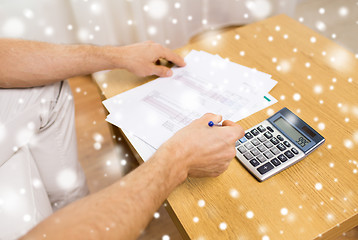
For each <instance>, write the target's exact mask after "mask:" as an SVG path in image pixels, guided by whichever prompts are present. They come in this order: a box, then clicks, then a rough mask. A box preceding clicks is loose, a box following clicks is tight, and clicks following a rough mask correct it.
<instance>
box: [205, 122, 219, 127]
mask: <svg viewBox="0 0 358 240" xmlns="http://www.w3.org/2000/svg"><path fill="white" fill-rule="evenodd" d="M208 125H209V127H213V126H222V125H221V124H220V123H218V124H216V123H214V122H213V121H210V122H208Z"/></svg>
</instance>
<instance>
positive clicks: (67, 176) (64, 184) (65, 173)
mask: <svg viewBox="0 0 358 240" xmlns="http://www.w3.org/2000/svg"><path fill="white" fill-rule="evenodd" d="M77 180H78V179H77V174H76V173H75V171H74V170H73V169H63V170H61V171H60V172H59V173H58V174H57V176H56V183H57V185H58V186H59V187H61V188H62V189H65V190H67V189H72V188H73V187H75V186H76V184H77Z"/></svg>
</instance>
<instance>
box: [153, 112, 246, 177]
mask: <svg viewBox="0 0 358 240" xmlns="http://www.w3.org/2000/svg"><path fill="white" fill-rule="evenodd" d="M221 120H222V117H221V116H220V115H215V114H211V113H207V114H205V115H204V116H203V117H201V118H200V119H197V120H195V121H193V122H192V123H191V124H189V125H188V126H187V127H185V128H183V129H181V130H180V131H178V132H177V133H176V134H175V135H174V136H173V137H172V138H171V139H169V140H168V141H167V142H166V143H164V144H163V146H162V147H161V148H163V150H161V148H159V150H158V153H159V154H160V151H166V152H169V153H170V159H171V160H172V161H174V164H175V166H177V167H181V168H182V170H183V171H184V172H185V173H186V175H187V176H190V177H215V176H218V175H220V174H221V173H223V172H224V171H225V170H226V169H227V168H228V166H229V164H230V162H231V160H232V159H233V158H234V157H235V154H236V150H235V142H236V141H237V140H238V139H240V138H242V137H243V136H244V134H245V132H244V130H243V129H242V127H241V126H240V125H238V124H235V123H234V122H232V121H229V120H226V121H224V122H223V126H222V127H216V126H214V127H209V126H208V122H209V121H213V122H214V123H218V122H220V121H221ZM166 161H168V158H166Z"/></svg>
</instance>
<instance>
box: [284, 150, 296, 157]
mask: <svg viewBox="0 0 358 240" xmlns="http://www.w3.org/2000/svg"><path fill="white" fill-rule="evenodd" d="M285 155H286V157H288V158H293V156H294V155H293V153H292V152H291V151H290V150H287V151H286V152H285Z"/></svg>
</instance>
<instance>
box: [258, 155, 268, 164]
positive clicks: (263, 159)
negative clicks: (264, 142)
mask: <svg viewBox="0 0 358 240" xmlns="http://www.w3.org/2000/svg"><path fill="white" fill-rule="evenodd" d="M256 158H257V159H258V160H259V161H260V162H262V163H263V162H266V158H265V157H264V156H263V155H261V154H260V155H258V156H257V157H256Z"/></svg>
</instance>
